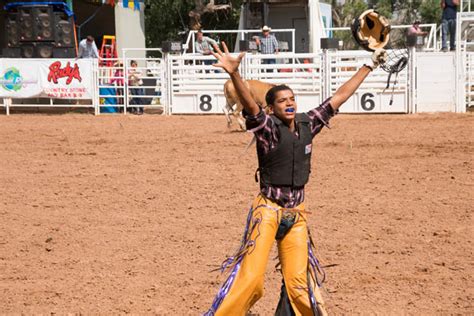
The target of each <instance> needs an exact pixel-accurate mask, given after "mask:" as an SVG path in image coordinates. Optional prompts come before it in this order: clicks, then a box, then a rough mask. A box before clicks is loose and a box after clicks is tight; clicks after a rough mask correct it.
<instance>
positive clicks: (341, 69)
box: [0, 41, 474, 115]
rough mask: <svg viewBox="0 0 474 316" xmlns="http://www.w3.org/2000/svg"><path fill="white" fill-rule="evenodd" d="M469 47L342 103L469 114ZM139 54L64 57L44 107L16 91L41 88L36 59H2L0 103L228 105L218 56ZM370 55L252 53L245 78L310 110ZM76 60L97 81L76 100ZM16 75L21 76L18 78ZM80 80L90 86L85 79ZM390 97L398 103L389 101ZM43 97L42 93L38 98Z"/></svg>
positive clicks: (350, 108) (122, 109)
mask: <svg viewBox="0 0 474 316" xmlns="http://www.w3.org/2000/svg"><path fill="white" fill-rule="evenodd" d="M460 42H462V41H460ZM460 45H461V44H460ZM465 46H466V45H464V46H462V47H461V48H462V49H460V50H459V52H456V53H454V52H448V53H441V52H429V51H428V52H427V51H424V52H417V51H415V50H414V49H413V50H412V53H411V55H410V61H409V65H408V67H407V68H405V69H404V70H403V71H402V72H401V73H400V74H399V75H398V77H397V78H396V79H397V80H396V81H397V83H396V84H394V79H395V77H394V76H393V77H392V81H391V84H390V86H389V87H388V88H387V78H388V74H387V73H385V72H383V71H382V70H380V69H377V70H375V71H374V73H373V74H371V76H370V77H369V78H368V79H367V80H366V82H364V84H363V85H362V86H361V87H360V89H359V91H358V92H357V93H356V94H355V95H354V96H353V97H352V98H351V99H350V100H349V101H348V102H347V103H346V104H345V105H343V107H342V108H341V112H345V113H414V112H433V111H445V112H449V111H451V112H464V111H466V106H468V105H472V102H473V93H474V89H473V82H474V78H473V71H472V70H473V67H474V66H473V65H474V57H473V54H474V52H472V51H469V52H468V51H467V50H466V49H465V48H463V47H465ZM136 51H137V50H130V51H126V52H124V53H123V55H122V58H121V59H114V60H101V62H100V64H99V63H98V62H97V61H94V60H89V61H86V60H82V61H81V60H74V59H70V60H60V61H61V67H60V68H58V69H59V70H61V71H60V73H61V76H62V77H61V78H59V79H58V85H59V86H58V88H54V89H53V90H51V88H50V87H49V86H46V88H47V89H49V90H45V91H47V92H51V91H52V92H54V93H59V94H55V95H56V96H59V98H51V97H50V98H44V95H39V98H42V103H41V104H38V103H34V102H32V100H31V99H26V98H24V99H22V97H21V95H18V96H17V97H15V95H16V93H17V91H14V88H13V85H14V83H16V87H17V88H21V89H25V91H26V90H27V88H35V87H36V86H35V85H31V86H28V85H29V83H28V82H29V81H28V80H29V79H28V78H27V76H26V75H25V74H28V75H30V74H32V73H34V72H33V71H31V70H30V71H26V70H21V69H22V68H21V67H27V65H28V63H31V62H32V61H31V60H25V59H19V60H13V59H0V62H2V63H3V64H4V65H8V67H5V66H3V67H0V78H2V82H0V98H2V99H3V101H2V103H1V104H0V106H3V107H4V108H5V112H6V113H7V114H9V113H10V109H11V108H13V107H17V106H18V107H20V106H33V107H39V106H41V107H48V108H57V107H69V108H77V107H86V108H92V109H94V113H95V114H101V113H128V110H130V109H133V108H137V107H144V108H146V109H147V111H151V110H157V112H158V113H164V114H169V115H171V114H221V113H223V107H224V106H225V104H226V100H225V97H224V92H223V85H224V83H225V82H226V80H228V78H229V77H228V75H227V74H225V73H224V72H223V71H221V70H220V69H218V68H216V67H213V66H212V64H213V63H214V62H215V60H214V57H212V56H201V55H192V54H186V55H182V54H162V53H161V51H160V50H159V49H155V50H154V53H157V54H158V55H155V56H158V57H140V58H136V57H131V55H132V54H131V53H130V54H129V53H128V52H135V53H136ZM150 51H152V52H153V50H151V49H150V50H146V51H142V53H143V55H144V56H146V55H147V54H149V53H150ZM458 55H459V56H460V57H458ZM369 59H370V53H369V52H366V51H361V50H357V51H331V50H324V51H323V52H321V53H316V54H293V53H279V54H275V55H262V54H256V53H248V54H246V56H245V58H244V60H243V62H242V67H241V69H240V71H241V73H242V77H243V78H245V79H256V80H262V81H267V82H269V83H275V84H282V83H284V84H288V85H289V86H290V87H292V88H293V89H294V91H295V93H296V95H297V102H298V104H299V109H300V110H301V111H305V110H308V109H310V108H311V107H314V106H315V105H317V104H319V103H321V102H322V101H323V100H324V99H325V98H327V97H330V96H331V95H332V94H333V93H334V92H335V91H336V89H337V88H338V87H339V86H340V85H341V84H342V83H343V82H345V81H346V80H347V79H348V78H349V77H350V76H351V75H352V74H353V73H354V72H355V71H356V69H357V68H359V67H360V66H362V65H363V64H364V63H367V62H368V61H369ZM132 60H135V61H136V62H137V64H138V65H137V66H136V67H132V66H131V61H132ZM57 61H58V60H55V59H42V60H41V64H44V65H43V66H42V67H43V68H45V67H46V68H45V69H49V67H50V66H51V65H52V64H54V63H56V62H57ZM269 62H271V63H269ZM273 62H274V63H273ZM18 63H19V66H18V65H17V64H18ZM12 65H17V66H18V67H19V69H20V70H21V76H24V77H25V76H26V77H25V80H23V79H18V76H17V75H15V74H10V73H9V74H8V75H7V74H6V72H7V71H6V70H7V69H10V68H12V67H11V66H12ZM67 65H69V66H67ZM76 65H79V66H78V67H79V68H78V69H79V70H80V69H82V67H85V68H84V69H89V73H90V74H91V75H89V76H87V75H84V76H83V77H84V78H88V79H87V80H90V81H91V87H90V88H87V89H89V90H90V91H86V92H87V93H86V94H85V95H83V96H82V97H81V98H73V97H71V94H67V93H66V94H65V95H61V92H62V91H63V90H61V89H62V88H67V84H66V82H67V81H68V78H69V77H68V75H66V74H67V73H68V71H69V75H72V81H73V82H74V84H76V85H77V84H79V83H78V82H76V81H77V80H76V79H74V76H73V72H72V70H73V69H75V67H76ZM433 65H436V67H434V66H433ZM439 65H445V66H446V67H440V66H439ZM20 66H21V67H20ZM67 67H69V68H67ZM87 67H89V68H87ZM25 69H26V68H25ZM65 69H69V70H68V71H66V70H65ZM132 72H138V73H140V75H139V77H140V79H139V80H138V81H140V80H141V81H142V82H141V83H139V84H138V85H136V84H135V85H133V84H131V80H130V74H131V73H132ZM86 73H88V72H84V74H86ZM11 76H13V77H15V76H16V77H15V78H17V79H14V78H13V77H11ZM21 76H20V77H21ZM37 76H43V77H44V78H42V79H41V80H47V77H48V71H43V72H38V74H37ZM5 78H7V79H5ZM81 78H82V77H81ZM15 80H16V81H15ZM22 80H23V81H22ZM36 80H37V81H38V80H39V79H36ZM87 80H86V81H87ZM35 82H36V81H35ZM12 84H13V85H12ZM51 84H52V83H51V82H49V83H48V85H51ZM81 84H84V81H83V82H82V83H81ZM6 86H8V87H6ZM81 87H82V86H81ZM6 88H8V89H10V90H8V89H6ZM76 88H77V87H76ZM21 89H20V90H21ZM58 89H59V90H58ZM77 89H79V88H77ZM80 89H85V88H84V87H82V88H80ZM137 89H141V91H137ZM64 91H65V92H68V93H69V92H71V91H72V92H74V91H76V90H67V89H66V90H64ZM81 91H83V90H81ZM84 91H85V90H84ZM436 94H441V95H443V96H449V98H446V99H442V98H437V99H436V100H433V96H435V95H436ZM72 96H73V95H72ZM86 96H87V97H86ZM391 99H393V102H390V101H391ZM37 100H38V99H37V98H36V99H35V100H33V101H37ZM435 101H436V102H435ZM438 101H442V102H438Z"/></svg>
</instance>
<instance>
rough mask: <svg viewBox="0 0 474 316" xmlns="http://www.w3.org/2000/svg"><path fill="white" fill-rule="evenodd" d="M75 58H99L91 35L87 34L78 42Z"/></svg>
mask: <svg viewBox="0 0 474 316" xmlns="http://www.w3.org/2000/svg"><path fill="white" fill-rule="evenodd" d="M77 58H99V51H98V50H97V46H96V45H95V41H94V37H93V36H91V35H89V36H87V37H86V38H85V39H83V40H82V41H80V42H79V53H78V55H77Z"/></svg>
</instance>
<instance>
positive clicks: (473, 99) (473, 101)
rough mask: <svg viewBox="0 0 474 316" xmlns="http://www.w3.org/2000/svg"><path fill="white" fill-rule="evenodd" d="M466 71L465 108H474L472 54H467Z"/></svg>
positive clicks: (473, 59)
mask: <svg viewBox="0 0 474 316" xmlns="http://www.w3.org/2000/svg"><path fill="white" fill-rule="evenodd" d="M466 71H467V73H466V74H467V78H466V90H467V91H466V96H467V106H468V107H474V52H468V53H467V64H466Z"/></svg>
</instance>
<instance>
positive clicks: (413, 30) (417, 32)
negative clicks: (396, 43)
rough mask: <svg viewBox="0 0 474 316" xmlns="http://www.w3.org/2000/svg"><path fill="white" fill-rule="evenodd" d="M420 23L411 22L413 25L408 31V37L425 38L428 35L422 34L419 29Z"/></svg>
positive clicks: (418, 21)
mask: <svg viewBox="0 0 474 316" xmlns="http://www.w3.org/2000/svg"><path fill="white" fill-rule="evenodd" d="M420 24H421V21H420V20H416V21H415V22H413V25H412V26H411V27H410V28H409V29H408V35H421V36H425V35H427V34H428V32H424V31H422V30H421V28H420Z"/></svg>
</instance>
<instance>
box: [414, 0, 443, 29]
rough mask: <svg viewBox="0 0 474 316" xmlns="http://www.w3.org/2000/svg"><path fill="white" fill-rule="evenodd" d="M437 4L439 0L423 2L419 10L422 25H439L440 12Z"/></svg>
mask: <svg viewBox="0 0 474 316" xmlns="http://www.w3.org/2000/svg"><path fill="white" fill-rule="evenodd" d="M439 3H440V1H439V0H425V1H423V3H422V4H421V6H420V9H419V12H420V17H421V22H422V23H437V24H440V23H441V15H442V10H441V6H440V4H439Z"/></svg>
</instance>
